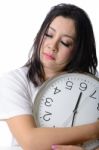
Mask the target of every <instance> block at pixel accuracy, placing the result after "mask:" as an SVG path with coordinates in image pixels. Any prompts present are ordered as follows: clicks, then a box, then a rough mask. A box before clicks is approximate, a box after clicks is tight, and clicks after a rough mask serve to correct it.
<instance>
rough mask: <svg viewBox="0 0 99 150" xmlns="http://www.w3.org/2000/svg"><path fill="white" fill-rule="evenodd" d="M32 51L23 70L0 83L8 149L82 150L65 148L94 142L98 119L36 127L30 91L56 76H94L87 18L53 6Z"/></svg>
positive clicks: (94, 61)
mask: <svg viewBox="0 0 99 150" xmlns="http://www.w3.org/2000/svg"><path fill="white" fill-rule="evenodd" d="M32 50H33V54H32V56H31V57H30V59H29V60H28V62H27V64H26V65H25V66H24V67H21V68H19V69H17V70H15V71H12V72H10V73H8V74H7V75H5V76H4V77H3V78H2V79H1V80H0V104H1V105H0V119H1V120H3V121H4V122H6V125H7V127H8V129H10V132H11V136H12V143H11V145H10V146H11V147H12V148H14V147H16V146H17V147H18V146H19V147H20V146H21V147H22V149H24V150H50V149H57V148H58V149H60V150H61V149H64V150H65V149H68V150H69V149H72V150H73V149H74V150H75V149H76V150H77V149H78V150H81V149H83V148H81V147H79V146H66V145H69V144H70V145H71V144H72V145H73V144H74V145H75V144H81V143H83V142H85V141H87V140H92V139H97V138H99V121H96V122H95V123H90V124H87V125H82V126H77V127H72V128H38V127H36V124H35V120H33V115H32V113H33V110H32V104H33V102H34V97H33V96H34V95H35V92H37V90H38V89H39V87H40V86H41V85H42V84H43V82H44V81H46V80H47V79H49V78H51V77H53V76H55V75H59V74H61V73H62V72H65V71H66V72H88V73H91V74H93V75H95V74H96V67H97V57H96V48H95V40H94V35H93V29H92V26H91V22H90V20H89V18H88V16H87V14H86V13H85V12H84V11H83V10H82V9H81V8H78V7H77V6H74V5H69V4H59V5H57V6H55V7H53V8H52V9H51V11H50V12H49V13H48V14H47V16H46V18H45V20H44V22H43V24H42V26H41V28H40V30H39V32H38V34H37V36H36V38H35V41H34V44H33V48H32ZM54 144H55V145H54ZM56 144H58V145H65V146H59V147H57V146H56Z"/></svg>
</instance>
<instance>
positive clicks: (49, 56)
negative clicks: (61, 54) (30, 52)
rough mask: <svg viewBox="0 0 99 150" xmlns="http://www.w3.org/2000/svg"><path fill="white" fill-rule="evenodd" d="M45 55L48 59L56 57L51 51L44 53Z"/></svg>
mask: <svg viewBox="0 0 99 150" xmlns="http://www.w3.org/2000/svg"><path fill="white" fill-rule="evenodd" d="M43 55H44V56H45V57H46V58H47V59H50V60H55V57H54V56H53V55H52V54H49V53H43Z"/></svg>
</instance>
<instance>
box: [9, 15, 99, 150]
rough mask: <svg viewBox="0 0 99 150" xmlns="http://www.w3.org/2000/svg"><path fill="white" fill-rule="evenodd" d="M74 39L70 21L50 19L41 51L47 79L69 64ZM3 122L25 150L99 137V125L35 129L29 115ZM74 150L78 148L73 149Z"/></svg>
mask: <svg viewBox="0 0 99 150" xmlns="http://www.w3.org/2000/svg"><path fill="white" fill-rule="evenodd" d="M75 37H76V32H75V26H74V22H73V20H71V19H69V18H63V17H61V16H59V17H57V18H55V19H54V20H53V22H52V23H51V25H50V27H49V30H48V31H47V33H46V35H45V37H44V40H43V43H42V47H41V50H40V60H41V62H42V64H43V67H44V71H45V75H46V79H48V78H51V77H53V76H54V75H56V74H60V73H61V72H62V71H61V70H62V68H63V67H64V65H66V64H67V63H68V62H69V61H70V59H71V58H72V54H73V52H74V45H75ZM6 121H7V123H8V126H9V128H10V130H11V132H12V134H13V135H14V136H15V137H16V139H17V141H18V142H19V144H20V145H21V146H22V148H23V149H24V150H51V149H52V145H53V144H58V145H66V144H77V143H82V142H84V141H86V140H90V139H97V138H99V133H98V132H99V122H95V123H92V124H89V125H82V126H77V127H73V128H37V127H36V124H35V121H34V120H33V116H32V115H20V116H16V117H12V118H10V119H8V120H6ZM97 131H98V132H97ZM70 148H71V149H70ZM58 149H60V150H61V149H63V150H65V149H68V150H75V146H72V147H71V146H63V147H58ZM76 150H81V148H80V147H76Z"/></svg>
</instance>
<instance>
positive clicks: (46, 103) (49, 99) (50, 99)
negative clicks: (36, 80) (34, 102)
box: [45, 98, 53, 107]
mask: <svg viewBox="0 0 99 150" xmlns="http://www.w3.org/2000/svg"><path fill="white" fill-rule="evenodd" d="M52 102H53V99H52V98H46V101H45V105H46V106H48V107H49V106H51V103H52Z"/></svg>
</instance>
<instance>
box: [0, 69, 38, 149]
mask: <svg viewBox="0 0 99 150" xmlns="http://www.w3.org/2000/svg"><path fill="white" fill-rule="evenodd" d="M27 71H28V68H27V67H22V68H19V69H17V70H14V71H11V72H9V73H7V74H5V75H4V76H3V77H1V78H0V148H1V146H4V147H12V149H13V150H14V147H17V149H20V148H18V147H19V145H18V143H17V142H16V140H15V138H14V137H13V136H12V134H11V132H10V130H9V128H8V126H7V123H6V121H4V119H8V118H11V117H14V116H18V115H23V114H31V115H32V111H33V110H32V105H33V102H34V95H35V92H37V90H38V88H35V87H34V85H33V84H32V82H31V81H29V80H28V79H27ZM15 149H16V148H15ZM0 150H1V149H0Z"/></svg>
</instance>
